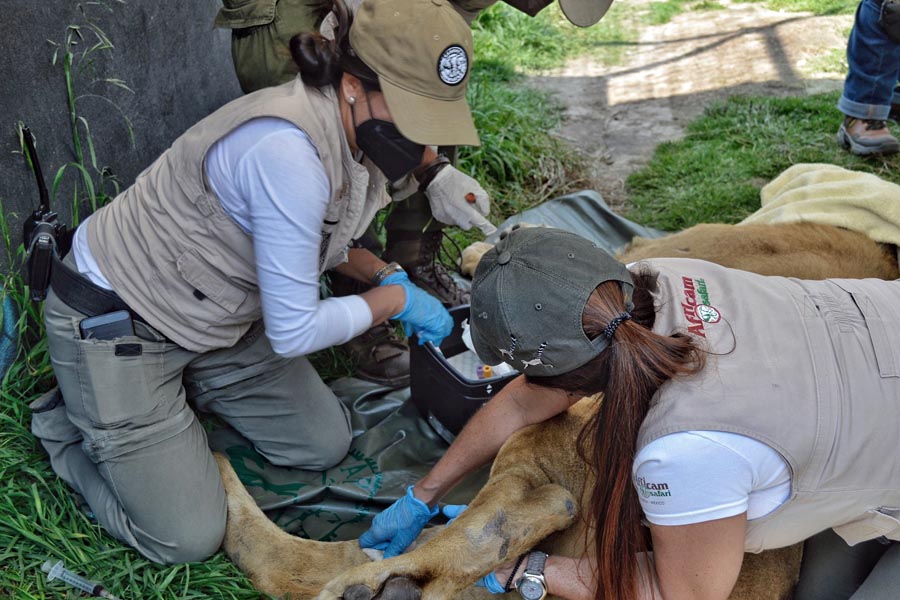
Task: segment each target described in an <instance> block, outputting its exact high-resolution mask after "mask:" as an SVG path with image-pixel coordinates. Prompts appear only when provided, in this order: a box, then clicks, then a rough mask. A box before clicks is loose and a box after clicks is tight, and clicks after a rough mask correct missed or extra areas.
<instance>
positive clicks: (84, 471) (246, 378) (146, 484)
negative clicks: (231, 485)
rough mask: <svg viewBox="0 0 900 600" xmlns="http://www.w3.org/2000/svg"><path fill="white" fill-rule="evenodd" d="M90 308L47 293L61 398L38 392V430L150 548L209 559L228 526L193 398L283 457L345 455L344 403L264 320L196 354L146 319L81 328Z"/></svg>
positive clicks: (82, 490) (265, 451)
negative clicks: (109, 330)
mask: <svg viewBox="0 0 900 600" xmlns="http://www.w3.org/2000/svg"><path fill="white" fill-rule="evenodd" d="M83 318H84V315H82V314H80V313H78V312H77V311H75V310H74V309H72V308H71V307H69V306H68V305H66V304H64V303H63V302H62V301H61V300H60V299H59V298H58V297H57V296H56V294H54V293H53V292H51V293H50V295H49V296H48V298H47V300H46V302H45V304H44V321H45V324H46V327H47V335H48V339H49V344H50V356H51V360H52V364H53V370H54V372H55V374H56V377H57V380H58V382H59V391H61V393H62V403H61V404H58V403H57V402H58V400H59V399H58V397H54V396H55V394H54V393H51V394H48V395H46V396H44V397H42V398H40V399H38V400H37V401H36V402H34V403H32V410H33V411H34V412H33V414H32V431H33V433H34V435H35V436H36V437H37V438H39V439H40V440H41V443H42V444H43V446H44V448H45V449H46V450H47V452H48V454H49V456H50V462H51V465H52V467H53V470H54V471H55V472H56V473H57V474H58V475H59V476H60V477H61V478H62V479H63V480H64V481H65V482H66V483H68V484H69V485H70V486H71V487H72V488H73V489H74V490H75V491H76V492H78V493H79V494H81V495H82V496H83V497H84V498H85V500H86V501H87V503H88V504H89V505H90V507H91V510H92V511H93V512H94V514H95V515H96V517H97V519H98V521H99V522H100V524H101V525H102V526H103V527H104V528H105V529H106V530H107V531H108V532H109V533H110V534H112V535H113V536H115V537H116V538H118V539H120V540H122V541H123V542H125V543H126V544H129V545H130V546H133V547H134V548H136V549H137V550H138V551H139V552H140V553H141V554H143V555H144V556H146V557H147V558H149V559H151V560H153V561H156V562H160V563H180V562H189V561H197V560H203V559H204V558H206V557H208V556H209V555H211V554H212V553H213V552H215V551H216V550H217V549H218V548H219V545H220V544H221V541H222V536H223V535H224V532H225V515H226V506H225V491H224V489H223V488H222V482H221V479H220V477H219V472H218V469H217V467H216V462H215V460H214V459H213V457H212V453H211V452H210V450H209V448H208V446H207V440H206V433H205V432H204V430H203V428H202V427H201V425H200V422H199V421H198V420H197V417H196V415H195V414H194V410H193V409H192V408H195V409H197V410H199V411H204V412H211V413H215V414H216V415H218V416H219V417H221V418H222V419H223V420H225V421H226V422H227V423H228V424H229V425H231V426H232V427H234V429H236V430H237V431H238V432H239V433H241V434H242V435H243V436H245V437H246V438H247V439H248V440H250V442H251V443H252V444H253V445H254V447H255V449H256V450H257V451H258V452H259V453H260V454H262V455H263V456H264V457H265V458H266V459H267V460H269V461H270V462H271V463H272V464H275V465H281V466H290V467H299V468H304V469H313V470H324V469H326V468H328V467H330V466H332V465H334V464H336V463H337V462H339V461H340V460H341V459H343V458H344V455H345V454H346V452H347V450H348V448H349V446H350V441H351V429H350V422H349V418H348V415H347V413H346V410H345V409H344V407H343V405H342V404H341V403H340V401H339V400H338V399H337V397H336V396H335V395H334V394H333V393H332V392H331V390H330V389H329V388H328V387H327V386H326V385H325V384H324V383H323V382H322V380H321V379H320V378H319V376H318V375H317V374H316V372H315V370H314V369H313V368H312V366H311V365H310V364H309V362H308V361H307V360H306V359H305V358H302V357H301V358H292V359H288V358H283V357H280V356H278V355H276V354H275V353H274V352H273V351H272V348H271V346H270V345H269V342H268V340H267V338H266V336H265V332H264V330H263V326H262V323H261V322H258V323H256V324H254V326H253V327H252V328H251V329H250V331H248V332H247V334H246V335H245V336H244V337H243V338H242V339H241V340H239V341H238V343H237V344H235V345H234V346H233V347H231V348H224V349H221V350H215V351H212V352H207V353H202V354H198V353H195V352H190V351H188V350H185V349H184V348H181V347H180V346H178V345H176V344H174V343H172V342H169V341H167V340H165V339H164V338H163V337H162V336H161V335H160V334H159V333H158V332H156V331H155V330H154V329H152V328H151V327H149V326H147V325H144V324H142V323H139V322H135V334H136V335H135V336H133V337H124V338H118V339H116V340H95V339H81V336H80V333H79V327H78V324H79V321H81V319H83ZM55 392H56V391H55ZM56 393H57V394H58V392H56ZM54 404H56V405H54ZM189 404H190V406H189Z"/></svg>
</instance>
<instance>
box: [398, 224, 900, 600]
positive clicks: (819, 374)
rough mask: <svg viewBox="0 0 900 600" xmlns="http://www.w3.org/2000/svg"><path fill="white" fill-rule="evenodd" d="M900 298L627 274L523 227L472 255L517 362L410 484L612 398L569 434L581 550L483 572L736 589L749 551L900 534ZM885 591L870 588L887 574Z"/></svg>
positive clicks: (786, 283) (497, 356)
mask: <svg viewBox="0 0 900 600" xmlns="http://www.w3.org/2000/svg"><path fill="white" fill-rule="evenodd" d="M898 306H900V281H881V280H826V281H801V280H796V279H788V278H783V277H764V276H760V275H755V274H752V273H747V272H743V271H737V270H734V269H727V268H724V267H720V266H718V265H714V264H712V263H707V262H704V261H699V260H691V259H653V260H648V261H645V262H642V263H639V264H635V265H631V266H630V267H628V268H626V266H625V265H622V264H621V263H619V262H617V261H616V260H615V259H614V258H613V257H612V256H610V255H609V254H608V253H606V252H605V251H603V250H601V249H598V248H597V247H596V246H595V245H594V244H592V243H591V242H589V241H588V240H585V239H583V238H581V237H579V236H577V235H574V234H571V233H568V232H564V231H559V230H554V229H547V228H531V229H520V230H516V231H512V232H510V233H508V234H506V235H505V237H504V236H501V240H500V241H499V243H498V244H497V245H496V247H495V248H493V249H492V250H491V251H489V252H488V253H487V254H485V255H484V257H483V258H482V259H481V262H480V263H479V265H478V268H477V270H476V273H475V277H474V280H473V288H472V305H471V317H470V323H471V332H472V340H473V342H474V345H475V349H476V351H477V352H478V355H479V357H480V358H481V359H482V360H484V361H485V362H486V363H488V364H492V365H493V364H499V363H501V362H505V363H508V364H509V365H511V366H513V367H515V368H516V369H518V370H520V371H521V372H522V373H523V375H522V376H521V377H520V378H519V379H516V380H514V381H513V382H511V383H510V384H509V385H508V386H507V387H506V388H504V389H503V390H502V391H501V392H500V393H498V394H497V396H495V397H494V398H492V399H491V401H490V402H489V403H488V404H487V405H485V406H484V407H483V408H482V409H481V410H480V411H479V412H478V413H476V414H475V415H474V416H473V418H472V419H471V420H470V422H469V423H468V424H467V426H466V428H465V429H463V431H462V432H461V433H460V435H459V436H458V437H457V439H456V442H455V443H454V444H453V446H451V448H450V449H449V450H448V452H447V453H446V454H445V456H444V457H443V458H442V459H441V461H440V462H439V463H438V464H437V465H436V466H435V467H434V469H433V470H432V472H431V473H429V475H428V476H426V477H425V478H424V479H423V480H422V481H420V482H419V483H417V484H416V486H414V489H415V490H416V491H417V495H418V491H419V490H421V493H422V494H423V495H425V494H430V496H429V501H431V499H432V498H439V497H440V495H441V494H443V493H444V492H446V490H447V489H449V488H450V487H451V486H452V485H453V483H454V482H456V481H458V480H459V479H460V478H461V476H462V475H463V474H464V473H465V472H467V471H466V469H471V468H473V467H474V466H476V465H478V464H481V463H482V462H484V461H485V460H487V459H489V458H490V457H491V456H492V454H491V453H492V452H494V453H495V452H496V450H497V449H499V446H500V445H501V444H502V443H503V441H505V440H506V439H507V438H508V437H509V435H511V433H512V432H514V431H516V430H518V429H520V428H522V427H524V426H525V425H528V424H529V423H534V422H540V421H542V420H546V419H547V418H550V416H553V415H555V414H558V413H559V412H561V411H563V410H565V409H566V408H567V407H568V406H570V405H571V404H573V403H574V402H576V401H578V400H579V399H581V398H582V397H583V396H590V395H594V394H602V398H601V400H600V402H599V407H598V409H597V411H596V413H595V414H594V416H593V417H592V419H591V420H590V421H589V422H588V424H587V425H586V426H585V428H584V429H583V431H582V432H581V434H580V437H579V440H578V442H579V443H578V446H579V452H580V455H581V457H582V458H583V459H584V461H585V462H586V464H587V465H588V467H589V469H590V472H591V474H592V477H591V479H590V482H589V485H590V486H592V487H589V488H588V491H587V494H586V496H585V502H586V503H585V504H584V505H583V508H584V509H585V514H583V515H582V518H584V519H586V520H587V524H588V525H589V527H587V528H586V529H587V531H588V536H589V539H588V540H587V542H588V543H587V544H586V545H585V547H586V548H587V554H586V556H581V557H577V556H576V557H563V556H548V555H546V554H544V553H543V552H540V551H539V550H535V551H533V552H530V553H527V554H526V555H523V556H521V557H519V558H518V559H517V560H515V561H511V562H509V563H507V564H504V565H503V566H501V567H500V568H498V569H497V570H496V571H494V572H493V573H490V574H488V575H487V576H485V577H484V578H482V579H481V580H480V581H479V582H478V585H480V586H483V587H486V588H487V589H488V590H490V591H491V592H494V593H503V592H509V591H511V590H513V589H515V590H517V591H518V593H519V595H521V596H522V598H524V599H525V600H542V599H543V597H544V595H546V594H547V593H550V594H553V595H556V596H559V597H563V598H568V599H571V600H612V599H615V600H648V599H650V598H654V599H663V600H683V599H690V600H725V599H726V598H727V597H728V596H729V594H730V592H731V590H732V587H733V586H734V583H735V581H736V578H737V575H738V573H739V571H740V568H741V563H742V560H743V556H744V553H745V552H760V551H762V550H766V549H770V548H778V547H783V546H788V545H791V544H795V543H797V542H800V541H803V540H805V539H807V538H809V537H810V536H813V535H815V534H817V533H818V532H821V531H823V530H826V529H828V528H834V530H835V532H836V533H837V534H838V535H840V537H841V538H843V540H844V541H845V542H846V543H848V544H858V543H859V542H863V541H865V540H874V539H875V538H882V539H883V540H896V539H900V520H898V517H900V512H898V510H897V508H896V507H898V506H900V469H897V467H896V464H897V463H896V460H895V458H896V456H897V440H898V439H900V411H898V410H897V400H898V398H900V362H898V358H897V357H898V354H897V350H898V349H900V309H898ZM875 543H877V542H875ZM845 548H846V545H845ZM889 554H890V553H889ZM894 554H895V555H896V553H894ZM887 581H888V582H889V581H890V579H888V580H887ZM821 587H822V586H819V588H820V589H821ZM832 587H833V589H834V590H835V591H836V590H837V589H839V586H832ZM880 593H881V595H878V594H876V595H872V596H865V598H893V597H896V586H893V585H890V584H889V583H888V584H887V585H884V584H882V586H881V592H880ZM848 596H849V594H848V595H845V596H840V595H835V594H831V595H829V596H828V597H829V598H838V597H843V598H847V597H848ZM812 597H816V598H821V597H823V596H822V595H820V596H805V597H804V598H812ZM854 598H855V597H854Z"/></svg>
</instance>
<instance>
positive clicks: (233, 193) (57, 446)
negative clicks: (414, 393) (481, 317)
mask: <svg viewBox="0 0 900 600" xmlns="http://www.w3.org/2000/svg"><path fill="white" fill-rule="evenodd" d="M335 18H336V24H337V25H336V28H335V35H334V36H333V39H326V38H325V37H322V36H319V35H311V34H307V35H301V36H298V37H297V38H296V39H295V40H294V41H293V42H292V44H291V51H292V54H293V56H294V59H295V60H296V61H297V65H298V69H299V71H300V78H295V79H294V80H293V81H290V82H288V83H285V84H283V85H279V86H275V87H268V88H265V89H261V90H259V91H257V92H254V93H252V94H248V95H246V96H243V97H241V98H238V99H236V100H234V101H232V102H230V103H229V104H227V105H225V106H223V107H221V108H220V109H218V110H217V111H215V112H214V113H212V114H211V115H209V116H208V117H206V118H205V119H203V120H202V121H200V122H199V123H197V124H196V125H195V126H193V127H192V128H191V129H189V130H188V131H187V132H185V133H184V134H183V135H182V136H180V137H179V138H178V139H177V140H175V142H174V143H173V144H172V146H171V148H169V149H168V150H167V151H166V152H165V153H164V154H163V155H162V156H161V157H160V158H159V159H157V160H156V161H155V162H154V163H153V164H152V165H150V166H149V167H148V168H147V169H146V170H145V171H144V172H143V173H142V174H141V175H140V176H139V177H138V178H137V180H136V181H135V182H134V184H133V185H131V186H130V187H129V188H128V189H126V190H124V191H123V192H122V193H121V194H120V195H119V196H118V197H117V198H115V199H114V200H113V201H112V202H111V203H110V204H108V205H106V206H104V207H102V208H101V209H99V210H98V211H97V212H95V213H94V214H93V215H91V216H90V217H89V218H88V219H86V220H85V221H84V222H83V223H82V225H81V226H80V227H79V228H78V230H77V231H76V233H75V237H74V242H73V247H72V251H71V253H70V254H69V255H68V256H67V257H65V261H58V262H57V263H56V264H54V266H53V277H52V291H51V293H50V294H49V296H48V298H47V301H46V304H45V305H44V318H45V322H46V325H47V331H48V337H49V346H50V354H51V358H52V362H53V368H54V371H55V374H56V376H57V379H58V381H59V389H58V390H54V391H53V392H52V393H50V394H48V395H47V396H45V397H42V398H41V399H39V400H38V401H36V402H35V403H34V404H33V406H32V409H33V414H34V416H33V420H32V430H33V431H34V433H35V435H36V436H37V437H38V438H39V439H40V440H41V442H42V444H43V445H44V447H45V448H46V449H47V451H48V454H49V456H50V461H51V464H52V466H53V468H54V470H55V471H56V472H57V473H58V474H59V476H60V477H61V478H63V479H64V480H65V481H66V482H67V483H68V484H69V485H70V486H71V487H72V488H73V489H74V490H75V491H77V492H78V493H79V494H81V495H82V496H83V497H84V498H85V499H86V501H87V503H88V505H89V506H90V508H91V511H92V512H93V514H94V515H96V518H97V519H98V520H99V522H100V524H101V525H103V526H104V527H105V528H106V530H107V531H109V532H110V533H111V534H112V535H114V536H115V537H117V538H118V539H120V540H122V541H123V542H125V543H127V544H129V545H131V546H133V547H135V548H136V549H137V550H138V551H139V552H141V553H142V554H143V555H145V556H146V557H148V558H150V559H152V560H154V561H158V562H162V563H174V562H187V561H195V560H202V559H204V558H206V557H207V556H209V555H210V554H212V553H213V552H215V551H216V549H217V548H218V547H219V544H220V542H221V540H222V536H223V534H224V531H225V515H226V505H225V493H224V490H223V488H222V483H221V480H220V477H219V473H218V469H217V468H216V463H215V461H214V460H213V458H212V455H211V453H210V451H209V448H208V447H207V443H206V434H205V433H204V430H203V428H202V427H201V426H200V423H199V421H198V420H197V419H196V418H195V416H194V412H193V410H194V409H198V410H201V411H205V412H213V413H216V414H217V415H219V416H220V417H221V418H222V419H224V420H225V421H226V422H227V423H228V424H229V425H231V426H232V427H234V428H235V429H236V430H237V431H238V432H240V433H241V434H242V435H244V436H245V437H246V438H247V439H248V440H249V441H250V442H251V443H252V444H253V446H254V448H255V449H256V451H257V452H259V453H260V454H261V455H262V456H264V457H265V458H266V459H268V460H270V461H271V462H272V463H274V464H277V465H282V466H287V467H297V468H305V469H313V470H323V469H327V468H329V467H331V466H332V465H334V464H336V463H338V462H339V461H340V460H342V459H343V457H344V456H345V454H346V451H347V449H348V447H349V445H350V441H351V435H352V432H351V428H350V423H349V420H348V418H347V415H346V410H345V409H344V407H343V405H342V404H341V403H340V401H339V400H338V398H336V397H335V395H334V394H333V393H332V392H331V390H329V388H328V387H327V386H325V385H324V383H323V382H322V380H321V379H320V378H319V377H318V375H317V374H316V372H315V370H314V369H313V367H312V366H311V365H310V363H309V361H308V360H307V359H306V358H305V355H307V354H309V353H311V352H315V351H317V350H321V349H323V348H326V347H329V346H331V345H334V344H342V343H345V342H347V341H348V340H349V339H351V338H353V337H355V336H357V335H359V334H360V333H361V332H363V331H366V330H368V329H369V328H371V327H372V326H373V325H377V324H379V323H383V322H384V321H386V320H388V319H395V320H398V321H400V322H401V323H402V324H403V325H404V326H405V328H406V330H407V331H408V332H409V333H416V334H417V335H418V339H419V342H420V343H424V342H425V341H433V342H435V343H439V342H440V341H441V340H442V339H443V338H444V337H445V336H446V335H447V334H448V333H449V332H450V328H451V326H452V319H451V318H450V316H449V314H448V312H447V311H446V310H445V309H444V308H443V306H442V305H441V303H440V302H439V301H438V300H437V299H435V298H434V297H432V296H431V295H429V294H428V293H426V292H425V291H424V290H422V289H421V288H419V287H417V286H415V285H413V284H412V283H411V282H410V280H409V278H408V277H407V275H406V273H405V272H404V271H403V269H402V268H400V267H399V266H398V265H397V264H395V263H392V264H386V263H385V262H383V261H381V260H380V259H379V258H377V257H376V256H374V255H373V254H371V253H370V252H368V251H367V250H364V249H361V248H357V247H355V240H357V239H358V238H359V237H360V236H361V235H362V234H363V232H365V230H366V228H367V227H368V225H369V223H370V222H371V220H372V219H373V218H374V217H375V214H376V212H377V211H378V210H380V209H381V208H382V207H384V206H385V204H387V202H389V198H388V196H387V194H386V187H387V183H388V182H389V181H394V180H397V179H401V178H404V177H406V176H407V175H408V174H409V173H411V172H412V171H414V170H415V169H416V168H417V167H418V166H419V165H420V164H421V163H422V162H423V159H424V157H426V156H427V154H428V152H430V150H428V146H431V145H434V146H437V145H457V144H477V143H478V136H477V134H476V132H475V127H474V123H473V121H472V117H471V115H470V113H469V108H468V106H467V104H466V99H465V92H466V83H467V80H468V66H469V58H470V57H471V56H472V36H471V32H470V31H469V27H468V25H467V24H466V22H465V21H464V20H463V19H462V18H461V17H460V16H459V15H458V14H457V13H456V12H455V11H454V10H453V8H451V7H450V6H449V5H447V4H445V3H441V2H430V1H424V0H364V1H363V2H362V4H361V5H360V7H359V9H358V11H357V13H356V14H355V15H354V16H353V18H352V19H351V15H350V14H349V12H348V11H347V10H346V9H344V8H343V4H341V3H340V2H338V3H336V4H335ZM420 176H421V177H422V178H423V181H422V184H423V185H427V181H425V179H427V178H428V177H429V176H430V177H432V178H434V177H439V176H440V174H439V173H437V172H436V171H435V172H430V173H420ZM459 200H460V202H462V203H463V204H465V206H466V210H468V211H471V212H475V209H474V208H472V205H471V204H470V203H468V202H466V201H465V199H464V198H462V197H460V199H459ZM329 269H335V270H337V271H339V272H340V273H342V274H344V275H346V276H348V277H352V278H354V279H356V280H358V281H361V282H365V283H369V284H371V285H372V286H373V287H372V288H371V289H369V290H368V291H366V292H364V293H362V294H359V295H351V296H344V297H332V298H327V299H324V300H323V299H320V288H319V280H320V276H321V275H322V273H323V272H325V271H326V270H329ZM94 317H96V318H94Z"/></svg>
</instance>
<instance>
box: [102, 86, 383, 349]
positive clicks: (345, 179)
mask: <svg viewBox="0 0 900 600" xmlns="http://www.w3.org/2000/svg"><path fill="white" fill-rule="evenodd" d="M258 117H277V118H281V119H285V120H287V121H290V122H291V123H293V124H294V125H296V126H297V127H299V128H300V129H301V130H303V131H304V132H305V133H306V134H307V135H308V136H309V139H310V140H311V141H312V143H313V145H314V146H315V148H316V151H317V152H318V156H319V158H320V159H321V161H322V163H323V165H324V166H325V172H326V174H327V176H328V181H329V182H330V183H331V199H330V202H329V204H328V207H327V210H326V214H325V220H324V223H323V224H322V244H321V254H320V259H319V271H320V273H321V272H322V271H324V270H326V269H330V268H332V267H334V266H335V265H337V264H339V263H341V262H343V261H345V260H346V249H347V246H348V244H349V243H350V242H351V241H352V240H353V239H356V238H357V237H359V236H361V235H362V233H363V232H364V231H365V229H366V227H367V226H368V225H369V223H370V222H371V221H372V219H373V218H374V216H375V213H376V212H377V211H378V210H379V209H380V208H382V207H383V206H384V205H385V204H386V203H387V202H388V201H389V197H388V196H387V194H386V191H385V184H386V180H385V178H384V176H383V175H382V174H381V172H380V171H378V170H377V169H376V168H375V167H374V165H372V164H371V162H370V161H368V159H366V161H365V163H364V165H365V166H364V165H361V164H359V163H358V162H356V161H355V160H353V157H352V155H351V152H350V148H349V146H348V144H347V139H346V136H345V134H344V130H343V127H342V126H341V118H340V113H339V109H338V101H337V96H336V94H335V92H334V90H333V89H332V88H330V87H328V88H321V89H314V88H309V87H306V86H304V85H303V83H302V82H301V81H300V79H299V78H297V79H295V80H293V81H291V82H288V83H285V84H284V85H280V86H277V87H271V88H265V89H262V90H259V91H257V92H254V93H252V94H248V95H246V96H243V97H241V98H238V99H237V100H234V101H232V102H230V103H228V104H226V105H225V106H223V107H222V108H220V109H219V110H217V111H216V112H214V113H212V114H211V115H209V116H208V117H206V118H205V119H203V120H202V121H200V122H199V123H197V124H196V125H194V126H193V127H191V128H190V129H188V130H187V132H185V133H184V134H183V135H182V136H181V137H179V138H178V139H177V140H175V142H174V143H173V144H172V146H171V147H170V148H169V149H168V150H166V151H165V152H164V153H163V154H162V156H160V157H159V158H158V159H157V160H156V161H155V162H154V163H153V164H152V165H150V167H149V168H147V169H146V170H145V171H144V172H143V173H141V174H140V175H139V176H138V178H137V180H136V181H135V182H134V185H132V186H131V187H129V188H128V189H127V190H125V191H124V192H122V193H121V194H119V196H117V197H116V198H115V200H113V201H112V202H111V203H110V204H109V205H107V206H105V207H103V208H102V209H101V210H99V211H97V213H95V214H94V216H93V217H92V218H91V219H90V221H88V223H87V225H88V232H87V239H88V245H89V246H90V249H91V253H92V254H93V255H94V257H95V259H96V261H97V264H98V265H99V266H100V270H101V271H102V273H103V275H104V276H105V277H106V278H107V280H108V281H109V282H110V284H111V285H112V287H113V289H114V290H115V291H116V293H118V294H119V295H120V296H121V297H122V299H123V300H124V301H125V302H126V303H127V304H128V306H130V307H131V308H132V309H133V310H134V311H136V312H137V313H138V314H140V315H141V316H142V317H143V318H145V319H147V321H148V322H149V323H150V324H151V325H153V326H154V327H156V328H157V329H159V330H160V331H161V332H162V333H164V334H165V335H166V336H167V337H168V338H169V339H171V340H172V341H174V342H175V343H177V344H179V345H181V346H183V347H184V348H187V349H188V350H192V351H195V352H205V351H208V350H212V349H215V348H223V347H229V346H232V345H233V344H234V343H235V342H237V341H238V340H239V339H240V338H241V336H242V335H243V334H244V333H245V332H246V331H247V329H248V328H249V327H250V325H251V323H253V322H254V321H256V320H258V319H259V318H260V317H261V308H260V300H259V290H258V287H257V276H256V266H255V260H254V252H253V240H252V238H251V236H250V235H248V234H247V233H245V232H244V231H243V230H242V229H241V228H240V227H238V225H237V224H236V223H235V222H234V221H233V220H232V219H231V217H229V216H228V215H227V214H226V213H225V211H224V210H223V209H222V205H221V203H220V202H219V199H218V198H217V197H216V196H215V194H214V193H213V192H212V190H211V189H210V188H209V185H207V182H206V177H205V170H204V161H205V159H206V155H207V152H209V149H210V148H211V147H212V146H213V144H215V143H216V142H217V141H218V140H219V139H221V138H222V137H223V136H225V135H226V134H228V133H229V132H231V131H232V130H234V129H236V128H237V127H238V126H240V125H241V124H243V123H246V122H247V121H249V120H251V119H255V118H258ZM295 200H296V202H304V198H302V197H297V198H296V199H295Z"/></svg>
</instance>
